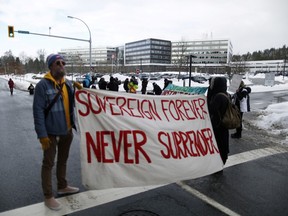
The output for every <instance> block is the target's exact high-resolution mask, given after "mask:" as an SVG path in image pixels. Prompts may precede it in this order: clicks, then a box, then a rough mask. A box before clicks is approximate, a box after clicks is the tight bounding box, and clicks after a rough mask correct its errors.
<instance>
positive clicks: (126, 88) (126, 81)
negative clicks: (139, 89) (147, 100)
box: [123, 78, 129, 92]
mask: <svg viewBox="0 0 288 216" xmlns="http://www.w3.org/2000/svg"><path fill="white" fill-rule="evenodd" d="M128 83H129V79H128V78H126V79H125V81H124V83H123V88H124V90H125V91H126V92H129V88H128Z"/></svg>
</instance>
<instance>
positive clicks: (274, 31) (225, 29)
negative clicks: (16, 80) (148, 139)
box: [0, 0, 288, 57]
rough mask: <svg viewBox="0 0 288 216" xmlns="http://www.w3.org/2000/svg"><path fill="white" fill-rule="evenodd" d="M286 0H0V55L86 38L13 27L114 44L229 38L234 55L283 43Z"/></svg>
mask: <svg viewBox="0 0 288 216" xmlns="http://www.w3.org/2000/svg"><path fill="white" fill-rule="evenodd" d="M287 9H288V1H287V0H201V1H199V0H197V1H196V0H81V1H76V0H60V1H55V0H46V1H42V0H25V1H23V0H0V29H1V31H0V39H1V40H0V41H1V44H0V56H2V55H3V54H4V53H5V52H6V51H9V50H11V51H12V53H13V55H14V56H19V54H20V53H21V52H25V53H26V55H28V56H31V57H35V56H37V50H40V49H42V50H43V49H44V50H45V52H46V54H47V55H48V54H50V53H56V52H58V51H60V50H61V49H63V48H74V47H87V48H89V43H88V42H82V41H75V40H67V39H59V38H52V37H44V36H36V35H27V34H19V33H15V38H8V30H7V28H8V25H12V26H14V29H15V30H26V31H30V32H34V33H41V34H49V27H51V29H50V34H51V35H59V36H64V37H73V38H81V39H87V40H88V39H89V31H88V29H87V27H86V26H85V25H84V24H83V23H82V22H81V21H79V20H76V19H69V18H67V16H69V15H70V16H74V17H77V18H80V19H81V20H83V21H84V22H85V23H86V24H87V25H88V27H89V28H90V30H91V36H92V46H93V47H99V46H101V47H105V46H118V45H124V44H125V43H127V42H132V41H137V40H142V39H146V38H157V39H164V40H171V41H180V40H185V41H188V40H197V39H204V38H205V39H211V37H212V38H213V39H223V38H224V39H230V40H231V42H232V45H233V54H245V53H247V52H253V51H258V50H264V49H269V48H272V47H274V48H280V47H282V46H283V45H286V46H287V45H288V27H287V21H288V12H287Z"/></svg>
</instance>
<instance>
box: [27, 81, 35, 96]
mask: <svg viewBox="0 0 288 216" xmlns="http://www.w3.org/2000/svg"><path fill="white" fill-rule="evenodd" d="M28 91H29V94H30V95H33V94H34V86H33V84H32V83H31V84H30V85H29V87H28Z"/></svg>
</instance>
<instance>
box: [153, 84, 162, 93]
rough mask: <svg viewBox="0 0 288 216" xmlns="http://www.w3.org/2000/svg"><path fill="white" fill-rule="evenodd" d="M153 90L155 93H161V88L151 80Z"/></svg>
mask: <svg viewBox="0 0 288 216" xmlns="http://www.w3.org/2000/svg"><path fill="white" fill-rule="evenodd" d="M153 92H154V94H155V95H161V94H162V89H161V88H160V86H159V85H157V84H156V83H155V82H153Z"/></svg>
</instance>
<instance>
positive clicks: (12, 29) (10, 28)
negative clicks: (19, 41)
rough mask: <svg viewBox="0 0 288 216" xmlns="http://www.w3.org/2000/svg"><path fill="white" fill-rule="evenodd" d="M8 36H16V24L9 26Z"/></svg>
mask: <svg viewBox="0 0 288 216" xmlns="http://www.w3.org/2000/svg"><path fill="white" fill-rule="evenodd" d="M8 37H12V38H14V26H8Z"/></svg>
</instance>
